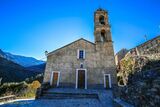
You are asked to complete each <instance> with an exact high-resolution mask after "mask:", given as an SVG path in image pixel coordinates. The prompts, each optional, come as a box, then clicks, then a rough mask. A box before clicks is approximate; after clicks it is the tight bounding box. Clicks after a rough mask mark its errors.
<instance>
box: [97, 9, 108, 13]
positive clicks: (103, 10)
mask: <svg viewBox="0 0 160 107" xmlns="http://www.w3.org/2000/svg"><path fill="white" fill-rule="evenodd" d="M96 12H106V13H108V11H107V10H105V9H102V8H98V9H97V10H96Z"/></svg>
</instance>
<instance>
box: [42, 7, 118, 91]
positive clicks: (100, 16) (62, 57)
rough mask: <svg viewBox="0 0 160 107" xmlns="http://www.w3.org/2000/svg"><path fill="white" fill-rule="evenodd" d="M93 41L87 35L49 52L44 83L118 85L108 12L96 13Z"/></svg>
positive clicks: (53, 84)
mask: <svg viewBox="0 0 160 107" xmlns="http://www.w3.org/2000/svg"><path fill="white" fill-rule="evenodd" d="M94 38H95V42H94V43H92V42H90V41H88V40H85V39H83V38H81V39H79V40H76V41H74V42H72V43H70V44H68V45H66V46H64V47H61V48H59V49H57V50H54V51H52V52H50V53H48V54H47V64H46V69H45V73H44V80H43V82H44V83H48V82H49V83H50V85H51V86H52V87H64V88H65V87H70V88H76V89H78V88H82V89H88V88H112V86H113V85H114V84H117V80H116V65H115V60H114V50H113V42H112V38H111V30H110V25H109V22H108V12H107V11H106V10H103V9H98V10H96V11H95V13H94Z"/></svg>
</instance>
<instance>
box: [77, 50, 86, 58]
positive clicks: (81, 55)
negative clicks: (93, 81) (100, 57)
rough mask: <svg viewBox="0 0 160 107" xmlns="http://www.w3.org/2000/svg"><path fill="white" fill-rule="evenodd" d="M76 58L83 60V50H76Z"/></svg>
mask: <svg viewBox="0 0 160 107" xmlns="http://www.w3.org/2000/svg"><path fill="white" fill-rule="evenodd" d="M77 58H78V59H85V51H84V50H78V53H77Z"/></svg>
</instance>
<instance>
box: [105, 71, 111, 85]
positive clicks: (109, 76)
mask: <svg viewBox="0 0 160 107" xmlns="http://www.w3.org/2000/svg"><path fill="white" fill-rule="evenodd" d="M106 76H108V78H109V88H112V83H111V74H104V88H106Z"/></svg>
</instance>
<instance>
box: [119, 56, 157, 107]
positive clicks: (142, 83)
mask: <svg viewBox="0 0 160 107" xmlns="http://www.w3.org/2000/svg"><path fill="white" fill-rule="evenodd" d="M153 57H155V58H151V57H150V56H134V57H125V58H124V59H123V60H122V61H121V63H120V70H119V72H118V82H119V84H120V85H124V87H120V93H119V94H120V97H121V98H122V99H124V100H125V101H127V102H129V103H131V104H133V105H134V106H136V107H150V106H153V107H157V106H158V105H160V93H159V92H160V58H159V57H157V56H153Z"/></svg>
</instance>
